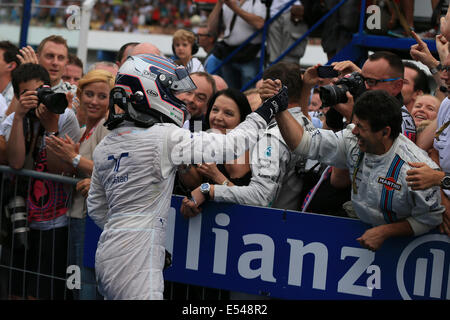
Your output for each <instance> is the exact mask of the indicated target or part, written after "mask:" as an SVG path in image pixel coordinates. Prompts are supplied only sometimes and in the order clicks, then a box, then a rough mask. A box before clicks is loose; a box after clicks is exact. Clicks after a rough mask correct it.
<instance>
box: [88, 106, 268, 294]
mask: <svg viewBox="0 0 450 320" xmlns="http://www.w3.org/2000/svg"><path fill="white" fill-rule="evenodd" d="M266 125H267V124H266V121H265V120H263V118H261V117H260V116H259V115H258V114H256V113H253V114H251V115H249V116H248V117H247V120H246V121H244V122H242V123H241V124H240V125H239V126H238V127H237V128H236V129H235V130H233V131H231V132H230V133H228V134H226V135H222V134H208V133H206V132H198V133H191V132H190V131H189V130H186V129H182V128H178V127H177V126H175V125H173V124H156V125H153V126H152V127H150V128H137V127H135V126H133V125H132V124H131V123H125V125H124V126H120V127H118V128H116V129H114V130H112V131H111V133H110V134H109V135H108V136H106V137H105V138H104V139H103V140H102V141H101V143H100V144H99V145H98V146H97V148H96V149H95V152H94V155H93V159H94V170H93V174H92V180H91V186H90V190H89V196H88V199H87V206H88V214H89V216H90V217H91V218H92V219H93V220H94V221H95V223H96V224H97V225H98V226H99V227H100V228H102V229H103V232H102V234H101V236H100V240H99V243H98V247H97V252H96V257H95V269H96V276H97V281H98V284H99V291H100V293H101V294H102V295H103V296H104V297H105V298H106V299H139V300H141V299H142V300H143V299H163V290H164V283H163V274H162V270H163V267H164V257H165V248H164V244H165V235H166V232H165V230H166V221H167V216H168V212H169V208H170V202H171V197H172V190H173V183H174V178H175V173H176V170H177V166H178V165H180V164H182V163H185V164H189V163H202V162H218V163H220V162H224V161H230V160H232V159H235V158H237V157H238V156H239V155H241V154H242V153H243V152H244V151H245V150H246V149H248V148H249V147H250V146H251V145H253V144H254V143H256V139H257V136H258V130H259V129H263V128H265V127H266Z"/></svg>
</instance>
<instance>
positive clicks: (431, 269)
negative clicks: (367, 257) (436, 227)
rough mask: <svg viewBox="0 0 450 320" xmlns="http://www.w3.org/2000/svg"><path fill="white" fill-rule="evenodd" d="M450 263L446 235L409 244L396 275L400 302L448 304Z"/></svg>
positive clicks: (424, 237) (449, 245)
mask: <svg viewBox="0 0 450 320" xmlns="http://www.w3.org/2000/svg"><path fill="white" fill-rule="evenodd" d="M431 243H432V244H433V245H431ZM449 262H450V237H448V236H446V235H443V234H429V235H424V236H422V237H419V238H417V239H415V240H413V241H412V242H411V243H409V245H408V246H406V247H405V249H403V251H402V253H401V255H400V257H399V259H398V264H397V271H396V279H397V285H398V289H399V292H400V295H401V296H402V298H403V299H405V300H411V299H414V298H416V299H419V298H422V299H423V298H435V299H446V300H450V263H449ZM408 271H409V272H408ZM408 274H409V275H410V276H409V277H408V276H407V275H408ZM411 275H413V276H414V279H412V276H411Z"/></svg>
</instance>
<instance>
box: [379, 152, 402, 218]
mask: <svg viewBox="0 0 450 320" xmlns="http://www.w3.org/2000/svg"><path fill="white" fill-rule="evenodd" d="M404 163H405V161H403V160H402V159H401V158H400V157H399V156H398V155H396V156H395V157H394V160H393V161H392V163H391V165H390V167H389V170H388V172H387V176H386V179H388V178H393V180H394V181H395V182H396V181H397V180H398V176H399V175H400V171H401V168H402V166H403V164H404ZM394 191H395V188H391V190H388V189H387V187H386V185H383V189H382V191H381V198H380V209H381V211H382V212H383V215H384V220H385V221H386V222H387V223H392V222H395V221H397V216H396V214H395V212H394V211H393V210H392V200H393V198H394Z"/></svg>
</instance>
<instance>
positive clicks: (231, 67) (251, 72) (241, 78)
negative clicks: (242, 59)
mask: <svg viewBox="0 0 450 320" xmlns="http://www.w3.org/2000/svg"><path fill="white" fill-rule="evenodd" d="M258 68H259V58H255V59H254V60H252V61H250V62H246V63H238V62H228V63H227V64H225V65H223V66H222V68H221V69H220V70H221V72H222V77H223V78H224V80H225V81H226V82H227V84H228V86H229V87H232V88H235V89H238V90H240V89H241V88H242V87H243V86H244V85H246V84H247V83H248V82H250V81H251V80H253V78H254V77H255V76H256V75H257V74H258Z"/></svg>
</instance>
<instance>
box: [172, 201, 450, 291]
mask: <svg viewBox="0 0 450 320" xmlns="http://www.w3.org/2000/svg"><path fill="white" fill-rule="evenodd" d="M175 214H176V210H175V208H171V209H170V214H169V221H170V220H172V222H170V223H169V225H172V224H173V225H174V221H175V217H174V216H175ZM214 221H215V225H216V226H215V227H213V228H212V229H211V230H210V231H211V232H212V233H213V235H214V240H213V252H212V253H211V254H212V258H213V259H212V261H211V264H210V266H211V270H210V271H209V272H212V273H213V274H216V275H227V274H228V273H229V271H230V270H229V269H228V268H229V267H231V268H236V269H237V271H238V274H239V276H240V277H242V278H243V279H257V278H259V279H260V280H262V281H265V282H272V283H276V282H280V280H281V279H278V278H276V277H275V272H274V271H275V269H276V268H277V264H276V263H275V261H276V260H275V251H276V248H277V246H278V245H280V244H279V243H275V241H274V239H273V238H272V237H271V236H270V235H268V234H262V233H252V234H244V235H242V241H243V244H244V246H245V247H247V246H250V245H258V247H259V248H261V249H260V250H244V251H238V252H230V250H229V243H230V241H231V237H232V235H230V232H231V230H228V227H229V225H230V222H231V217H230V216H229V215H228V214H225V213H217V214H216V215H215V218H214ZM201 226H202V215H198V216H196V217H195V218H191V219H189V226H188V237H187V242H186V248H185V250H186V261H185V268H186V269H189V270H193V271H200V270H199V263H200V260H201V255H202V254H201V252H202V250H201V248H200V247H201V241H200V239H201V236H202V233H203V232H209V230H204V229H203V228H202V227H201ZM174 234H175V230H174V228H171V227H169V228H168V230H167V240H168V243H166V248H167V250H168V251H169V252H173V251H172V250H173V239H174ZM285 241H286V244H288V246H289V248H290V250H289V254H288V256H287V257H286V258H287V259H288V269H286V271H285V272H286V273H285V274H284V275H283V278H285V280H281V281H282V282H284V281H287V283H286V284H287V285H288V286H294V287H302V286H304V284H303V283H302V282H303V281H302V279H303V278H304V277H311V278H312V283H311V285H312V289H318V290H324V291H325V290H327V291H328V290H331V291H333V290H336V291H335V292H337V293H343V294H350V295H356V296H361V297H373V295H374V292H375V290H383V289H384V290H386V292H385V293H384V294H387V295H388V296H389V295H390V294H391V293H394V295H397V294H398V293H400V296H399V298H400V297H401V298H403V299H405V300H411V299H430V298H431V299H447V300H448V299H450V268H449V261H450V238H449V237H448V236H446V235H440V234H426V235H424V236H421V237H418V238H417V239H414V240H413V241H411V242H410V243H409V244H408V245H407V246H406V247H405V248H403V249H401V248H400V251H399V255H398V256H397V257H398V260H397V261H396V259H395V257H396V256H394V257H393V258H394V260H392V262H391V261H390V260H388V261H387V263H388V265H386V259H385V262H384V263H383V264H381V265H380V266H379V265H377V264H375V263H376V253H375V252H371V251H369V250H366V249H363V248H358V247H352V246H342V247H341V248H340V254H339V255H340V261H339V260H338V261H331V260H330V259H332V258H331V257H332V255H331V253H330V252H329V248H328V247H327V245H326V244H325V243H322V242H320V241H313V242H308V243H306V242H305V241H303V240H300V239H295V238H287V239H285ZM249 248H250V247H249ZM394 252H395V251H394ZM203 253H204V252H203ZM230 254H231V255H233V256H235V255H237V256H238V259H237V265H235V266H234V265H229V263H228V260H229V257H230ZM310 255H312V256H313V257H314V259H313V260H314V263H313V265H312V266H311V265H310V263H308V264H305V263H304V259H305V256H310ZM338 257H339V256H338ZM333 259H334V258H333ZM347 259H349V261H353V262H351V263H350V264H346V265H347V266H346V267H345V270H343V272H341V271H339V275H338V276H337V277H335V276H330V277H329V273H335V271H336V270H333V268H334V267H336V266H338V265H343V264H342V261H343V260H347ZM233 260H234V258H233ZM254 260H258V261H259V262H260V267H259V268H258V269H254V267H252V263H253V262H254ZM380 262H382V261H381V260H380ZM390 266H392V269H391V268H390ZM311 267H312V268H311ZM384 268H386V270H384ZM388 269H389V270H392V272H391V271H389V270H388ZM204 271H205V270H203V271H202V272H204ZM383 272H386V274H384V273H383ZM389 272H390V273H389ZM330 275H331V274H330ZM382 278H384V279H385V280H384V282H382V281H381V280H382ZM364 279H365V281H364ZM387 279H392V280H393V281H387ZM361 280H362V281H361ZM330 281H331V282H335V281H336V282H335V284H332V283H330V284H328V282H330ZM382 283H384V286H383V288H382V286H381V284H382ZM330 288H335V289H330ZM397 289H398V291H397ZM384 294H383V293H381V292H380V293H379V294H377V296H378V297H381V296H383V295H384Z"/></svg>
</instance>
